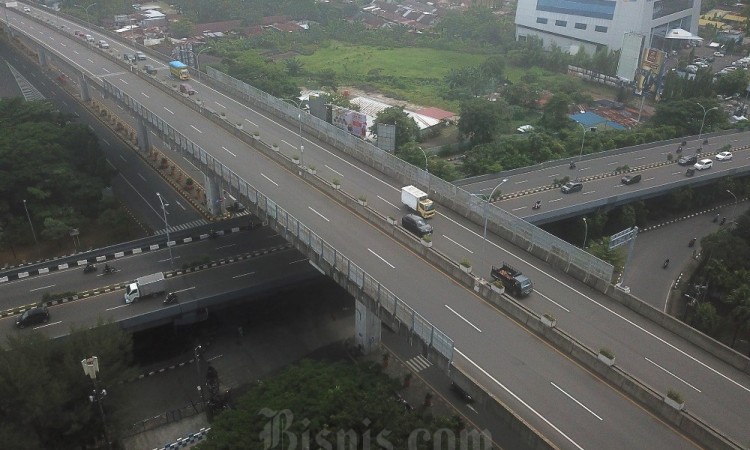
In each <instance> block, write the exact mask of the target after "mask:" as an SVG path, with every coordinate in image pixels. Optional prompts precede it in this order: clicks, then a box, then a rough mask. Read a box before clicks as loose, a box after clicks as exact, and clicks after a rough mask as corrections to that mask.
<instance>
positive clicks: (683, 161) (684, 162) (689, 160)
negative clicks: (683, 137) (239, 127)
mask: <svg viewBox="0 0 750 450" xmlns="http://www.w3.org/2000/svg"><path fill="white" fill-rule="evenodd" d="M697 162H698V156H697V155H691V156H682V157H680V159H678V160H677V164H679V165H681V166H689V165H691V164H695V163H697Z"/></svg>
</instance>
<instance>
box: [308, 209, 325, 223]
mask: <svg viewBox="0 0 750 450" xmlns="http://www.w3.org/2000/svg"><path fill="white" fill-rule="evenodd" d="M308 208H310V211H312V212H314V213H315V214H317V215H319V216H320V217H322V218H323V219H324V220H325V221H326V222H330V220H328V217H326V216H324V215H323V214H321V213H319V212H317V211H315V210H314V209H313V208H312V206H308Z"/></svg>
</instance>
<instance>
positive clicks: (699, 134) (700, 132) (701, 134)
mask: <svg viewBox="0 0 750 450" xmlns="http://www.w3.org/2000/svg"><path fill="white" fill-rule="evenodd" d="M695 104H696V105H698V106H700V107H701V109H702V110H703V121H702V122H701V130H700V131H699V132H698V140H699V141H700V140H701V137H702V136H703V125H705V124H706V115H707V114H708V113H710V112H711V111H713V110H715V109H719V107H718V106H714V107H713V108H709V109H708V111H707V110H706V108H705V107H704V106H703V105H701V104H700V103H698V102H695Z"/></svg>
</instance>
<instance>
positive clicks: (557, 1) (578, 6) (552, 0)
mask: <svg viewBox="0 0 750 450" xmlns="http://www.w3.org/2000/svg"><path fill="white" fill-rule="evenodd" d="M615 6H616V2H614V1H608V0H537V3H536V10H537V11H547V12H554V13H559V14H571V15H574V16H581V17H593V18H595V19H607V20H612V17H614V15H615Z"/></svg>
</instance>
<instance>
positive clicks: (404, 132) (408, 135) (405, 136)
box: [370, 106, 419, 149]
mask: <svg viewBox="0 0 750 450" xmlns="http://www.w3.org/2000/svg"><path fill="white" fill-rule="evenodd" d="M379 123H384V124H388V125H395V126H396V149H399V148H401V146H402V145H404V144H406V143H408V142H411V141H418V140H419V126H418V125H417V122H415V121H414V119H412V118H411V117H409V116H408V115H407V114H406V112H405V111H404V108H403V106H391V107H390V108H386V109H384V110H382V111H380V112H379V113H378V115H377V117H375V123H373V124H372V125H371V126H370V133H373V134H377V132H378V124H379Z"/></svg>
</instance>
